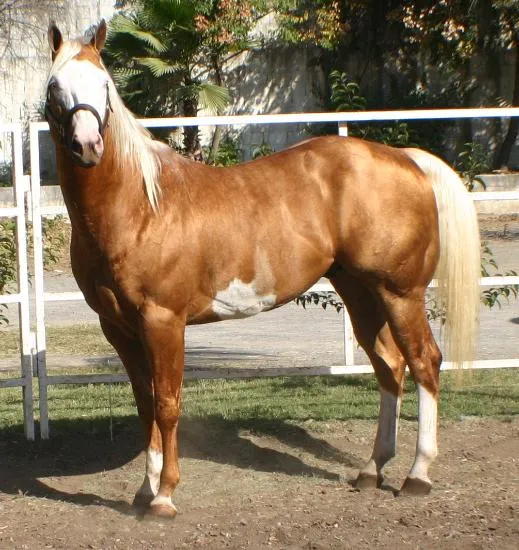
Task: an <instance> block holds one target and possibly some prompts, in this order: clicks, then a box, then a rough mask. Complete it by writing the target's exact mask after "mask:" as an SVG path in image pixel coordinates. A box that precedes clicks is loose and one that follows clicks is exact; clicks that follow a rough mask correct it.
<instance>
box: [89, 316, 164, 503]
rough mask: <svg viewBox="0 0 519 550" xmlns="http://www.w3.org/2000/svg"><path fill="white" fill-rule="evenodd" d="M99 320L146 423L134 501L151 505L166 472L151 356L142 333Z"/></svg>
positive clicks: (141, 417) (142, 421)
mask: <svg viewBox="0 0 519 550" xmlns="http://www.w3.org/2000/svg"><path fill="white" fill-rule="evenodd" d="M99 320H100V324H101V328H102V330H103V333H104V335H105V336H106V339H107V340H108V341H109V342H110V344H111V345H112V346H113V347H114V348H115V351H117V354H118V355H119V357H120V358H121V361H122V362H123V365H124V368H125V370H126V372H127V374H128V377H129V378H130V383H131V385H132V390H133V395H134V398H135V404H136V405H137V411H138V413H139V419H140V421H141V424H142V429H143V432H144V440H145V444H146V445H145V448H146V473H145V475H144V480H143V482H142V484H141V486H140V488H139V490H138V491H137V493H136V494H135V498H134V500H133V504H134V506H137V507H139V508H140V507H142V508H147V507H148V506H149V505H150V503H151V501H152V500H153V499H154V498H155V496H156V495H157V492H158V490H159V480H160V472H161V471H162V439H161V437H160V432H159V430H158V427H157V423H156V422H155V410H154V400H153V382H152V379H151V373H150V369H149V365H148V358H147V357H146V352H145V350H144V347H143V345H142V342H141V341H140V339H139V337H138V336H136V335H131V334H129V333H128V332H126V331H124V330H122V329H121V328H120V327H119V326H117V325H116V324H114V323H112V322H110V321H108V320H107V319H105V318H103V317H100V319H99Z"/></svg>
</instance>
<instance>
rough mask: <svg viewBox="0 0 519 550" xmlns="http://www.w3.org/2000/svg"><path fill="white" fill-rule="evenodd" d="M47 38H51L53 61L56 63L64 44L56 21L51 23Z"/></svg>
mask: <svg viewBox="0 0 519 550" xmlns="http://www.w3.org/2000/svg"><path fill="white" fill-rule="evenodd" d="M47 36H48V38H49V46H50V50H51V52H52V60H53V61H54V59H55V57H56V55H58V51H59V49H60V48H61V45H62V44H63V37H62V36H61V31H60V30H59V29H58V27H57V25H56V23H55V22H54V21H51V23H50V25H49V31H48V33H47Z"/></svg>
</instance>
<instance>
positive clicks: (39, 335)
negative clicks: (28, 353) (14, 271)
mask: <svg viewBox="0 0 519 550" xmlns="http://www.w3.org/2000/svg"><path fill="white" fill-rule="evenodd" d="M39 125H40V123H37V122H36V123H34V122H33V123H32V124H31V125H30V144H31V195H32V232H33V247H34V253H33V255H34V293H35V302H36V359H35V361H36V370H37V373H38V386H39V392H40V398H39V402H40V437H41V438H42V439H48V438H49V410H48V401H47V364H46V343H45V339H46V336H45V301H44V294H43V293H44V283H43V239H42V229H41V208H40V144H39Z"/></svg>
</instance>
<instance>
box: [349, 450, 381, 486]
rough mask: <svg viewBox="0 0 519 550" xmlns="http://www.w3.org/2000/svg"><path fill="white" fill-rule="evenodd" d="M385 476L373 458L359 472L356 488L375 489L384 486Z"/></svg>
mask: <svg viewBox="0 0 519 550" xmlns="http://www.w3.org/2000/svg"><path fill="white" fill-rule="evenodd" d="M383 481H384V475H383V473H382V469H381V468H379V467H378V466H377V464H376V462H375V460H374V459H373V458H371V459H370V460H369V461H368V462H367V463H366V465H365V466H364V467H363V468H362V469H361V470H360V471H359V474H358V476H357V480H356V482H355V487H357V489H375V488H378V487H380V486H381V485H382V482H383Z"/></svg>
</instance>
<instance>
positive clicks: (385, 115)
mask: <svg viewBox="0 0 519 550" xmlns="http://www.w3.org/2000/svg"><path fill="white" fill-rule="evenodd" d="M515 116H519V108H505V109H503V108H495V109H494V108H493V109H444V110H421V111H375V112H368V111H366V112H358V113H301V114H287V115H250V116H221V117H196V118H169V119H146V120H142V123H143V124H144V126H147V127H154V128H157V127H178V126H195V125H196V126H219V125H244V124H280V123H312V122H314V123H315V122H337V123H339V124H343V123H347V122H359V121H362V122H368V121H375V120H377V121H394V120H424V119H454V118H480V117H492V118H495V117H515ZM339 128H340V133H346V129H345V127H344V126H343V127H342V130H341V127H339ZM42 131H48V125H47V123H44V122H37V123H33V124H31V127H30V138H31V203H32V217H33V234H34V237H33V238H34V290H35V300H36V354H35V358H34V361H35V367H36V368H35V370H36V372H37V374H38V383H39V402H40V432H41V437H42V438H43V439H46V438H48V437H49V423H48V405H47V388H48V386H50V385H54V384H70V383H73V384H74V383H76V384H83V383H97V382H99V383H102V382H120V381H126V380H127V377H126V376H125V375H121V374H115V375H114V374H93V375H68V376H51V375H49V374H48V373H47V366H46V353H47V350H46V337H45V302H49V301H75V300H83V296H82V294H81V293H80V292H65V293H49V292H45V289H44V279H43V249H42V230H41V228H42V225H41V220H42V217H45V216H49V215H56V214H65V215H66V209H65V207H64V206H63V207H54V206H53V207H48V206H45V205H42V204H41V203H40V160H39V133H40V132H42ZM472 197H473V199H474V200H499V199H505V200H519V192H512V193H511V192H508V193H507V192H499V193H472ZM502 284H519V277H489V278H484V279H481V285H482V286H495V285H502ZM314 289H315V290H330V291H333V287H331V285H316V287H314ZM344 334H345V338H344V342H345V354H344V356H345V362H344V365H341V366H330V367H319V368H298V367H294V368H288V369H271V368H269V369H257V370H251V369H246V370H245V369H239V368H232V369H221V370H220V369H219V370H203V371H200V370H197V371H196V373H194V375H193V373H189V372H187V373H186V377H185V378H193V377H195V376H196V378H234V377H240V378H245V377H259V376H279V375H281V376H291V375H325V374H342V375H344V374H359V373H371V372H373V371H372V367H371V365H355V364H354V359H353V352H354V349H355V345H356V344H355V341H354V338H353V333H352V330H351V324H350V323H349V319H348V317H347V315H345V329H344ZM474 367H475V368H504V367H519V358H513V359H503V360H497V361H496V360H493V361H475V362H474ZM450 368H452V365H451V364H449V363H448V362H446V363H443V365H442V370H448V369H450Z"/></svg>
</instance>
